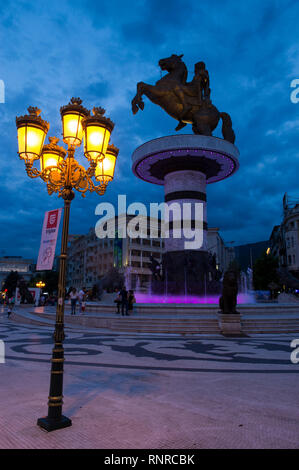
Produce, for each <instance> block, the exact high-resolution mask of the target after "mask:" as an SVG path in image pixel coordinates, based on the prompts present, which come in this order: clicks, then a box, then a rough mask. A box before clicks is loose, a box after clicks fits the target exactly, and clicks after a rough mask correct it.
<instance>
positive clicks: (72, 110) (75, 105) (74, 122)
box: [60, 98, 89, 147]
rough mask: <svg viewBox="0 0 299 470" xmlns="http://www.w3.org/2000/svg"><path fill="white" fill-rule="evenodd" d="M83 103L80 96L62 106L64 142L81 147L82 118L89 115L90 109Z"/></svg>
mask: <svg viewBox="0 0 299 470" xmlns="http://www.w3.org/2000/svg"><path fill="white" fill-rule="evenodd" d="M81 103H82V100H81V99H80V98H72V99H71V100H70V102H69V104H67V105H65V106H62V107H61V108H60V114H61V119H62V135H63V142H65V143H66V144H67V145H68V146H74V147H79V146H80V145H81V142H82V137H83V127H82V120H83V119H84V118H85V117H86V116H88V115H89V111H88V110H87V109H85V108H84V107H83V106H82V105H81Z"/></svg>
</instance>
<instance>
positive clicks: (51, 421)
mask: <svg viewBox="0 0 299 470" xmlns="http://www.w3.org/2000/svg"><path fill="white" fill-rule="evenodd" d="M81 103H82V101H81V100H80V98H72V99H71V100H70V103H69V104H68V105H66V106H63V107H61V108H60V113H61V119H62V128H63V141H64V143H65V144H67V146H68V149H67V151H66V149H64V147H61V146H59V145H58V141H59V139H57V138H56V137H49V144H47V145H44V141H45V137H46V135H47V133H48V131H49V127H50V126H49V123H48V122H46V121H44V120H43V119H42V118H41V117H40V110H39V109H38V108H33V107H29V108H28V111H29V115H25V116H21V117H17V118H16V124H17V130H18V144H19V152H18V154H19V157H20V158H21V159H22V160H24V162H25V167H26V172H27V174H28V176H29V177H30V178H37V177H40V178H41V179H42V180H43V181H44V182H45V183H46V184H47V190H48V193H49V194H50V195H51V194H53V193H58V196H59V197H62V198H63V200H64V214H63V228H62V239H61V254H60V264H59V280H58V301H57V309H56V323H55V331H54V342H55V344H54V348H53V352H52V360H51V363H52V365H51V380H50V393H49V401H48V416H47V417H43V418H40V419H38V421H37V424H38V425H39V426H40V427H42V428H44V429H46V430H47V431H53V430H55V429H61V428H64V427H67V426H71V424H72V422H71V420H70V419H69V418H67V417H66V416H63V415H62V404H63V401H62V398H63V395H62V393H63V362H64V348H63V340H64V338H65V335H64V297H65V277H66V260H67V243H68V231H69V216H70V204H71V201H72V200H73V199H74V197H75V193H74V191H73V190H74V189H76V190H77V191H79V192H80V193H81V194H82V196H83V197H84V196H85V193H86V192H87V191H90V192H93V191H95V192H96V193H97V194H99V195H100V196H102V195H103V194H104V193H105V191H106V188H107V185H108V182H109V181H112V180H113V177H114V168H115V163H114V165H113V169H111V168H110V166H111V164H110V163H109V165H108V166H109V168H110V170H109V178H98V177H96V170H97V168H98V165H99V163H100V162H101V163H103V164H104V162H105V159H106V151H107V147H108V144H109V139H110V134H111V132H112V130H113V127H114V124H113V122H112V121H110V119H108V118H106V117H105V116H104V113H105V110H104V109H102V108H94V109H93V116H91V115H90V111H88V110H87V109H85V108H84V107H83V106H82V104H81ZM83 135H84V155H85V157H86V158H87V160H88V161H89V166H88V169H85V167H83V166H82V165H80V164H79V163H78V162H77V160H76V159H75V156H74V155H75V150H76V147H79V146H80V145H81V142H82V139H83ZM114 149H116V147H114ZM117 153H118V149H116V150H115V151H114V154H116V156H115V160H116V157H117ZM107 159H108V160H109V162H110V160H111V157H110V156H109V155H107ZM35 160H40V169H37V168H35V167H34V166H33V164H34V162H35ZM104 166H105V165H104ZM93 177H96V181H97V182H99V183H100V184H98V185H97V184H95V183H94V182H93V181H92V178H93Z"/></svg>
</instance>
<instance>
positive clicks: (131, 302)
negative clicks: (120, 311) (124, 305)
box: [128, 290, 136, 312]
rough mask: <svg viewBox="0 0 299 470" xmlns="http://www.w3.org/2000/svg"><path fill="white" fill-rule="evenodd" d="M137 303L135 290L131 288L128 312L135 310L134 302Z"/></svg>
mask: <svg viewBox="0 0 299 470" xmlns="http://www.w3.org/2000/svg"><path fill="white" fill-rule="evenodd" d="M135 303H136V298H135V295H134V291H132V290H129V295H128V312H133V307H134V304H135Z"/></svg>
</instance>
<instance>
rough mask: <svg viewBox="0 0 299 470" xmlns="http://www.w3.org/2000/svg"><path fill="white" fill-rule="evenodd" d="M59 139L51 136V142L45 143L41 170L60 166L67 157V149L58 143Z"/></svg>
mask: <svg viewBox="0 0 299 470" xmlns="http://www.w3.org/2000/svg"><path fill="white" fill-rule="evenodd" d="M58 142H59V139H58V138H57V137H49V144H47V145H44V147H43V151H42V155H41V158H40V170H41V171H44V170H46V169H47V168H51V167H58V166H59V164H60V163H61V162H62V161H63V159H64V158H65V156H66V154H67V151H66V150H65V148H63V147H60V146H59V145H57V143H58Z"/></svg>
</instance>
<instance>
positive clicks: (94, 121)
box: [83, 107, 114, 162]
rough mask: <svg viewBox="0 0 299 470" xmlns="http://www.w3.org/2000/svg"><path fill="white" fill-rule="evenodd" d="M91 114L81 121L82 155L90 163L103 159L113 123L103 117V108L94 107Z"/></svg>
mask: <svg viewBox="0 0 299 470" xmlns="http://www.w3.org/2000/svg"><path fill="white" fill-rule="evenodd" d="M92 113H93V115H92V116H87V117H85V118H84V120H83V129H84V155H85V157H86V158H87V159H88V160H89V161H90V162H98V161H100V160H103V159H104V158H105V155H106V150H107V147H108V144H109V140H110V135H111V132H112V131H113V128H114V123H113V122H112V121H111V119H109V118H107V117H105V116H104V114H105V109H103V108H99V107H98V108H96V107H95V108H93V110H92Z"/></svg>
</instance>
